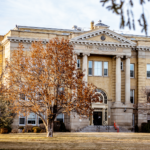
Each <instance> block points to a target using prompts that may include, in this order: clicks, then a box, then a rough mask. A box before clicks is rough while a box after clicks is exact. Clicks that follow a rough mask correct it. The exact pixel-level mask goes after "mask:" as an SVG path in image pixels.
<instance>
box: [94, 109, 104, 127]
mask: <svg viewBox="0 0 150 150" xmlns="http://www.w3.org/2000/svg"><path fill="white" fill-rule="evenodd" d="M93 124H94V125H102V112H93Z"/></svg>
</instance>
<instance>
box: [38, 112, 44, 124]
mask: <svg viewBox="0 0 150 150" xmlns="http://www.w3.org/2000/svg"><path fill="white" fill-rule="evenodd" d="M43 117H44V119H45V115H44V114H43ZM39 119H41V117H40V116H38V125H40V123H39ZM41 120H42V119H41Z"/></svg>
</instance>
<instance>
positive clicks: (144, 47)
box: [132, 46, 150, 51]
mask: <svg viewBox="0 0 150 150" xmlns="http://www.w3.org/2000/svg"><path fill="white" fill-rule="evenodd" d="M132 50H135V51H150V47H148V46H136V47H134V48H132Z"/></svg>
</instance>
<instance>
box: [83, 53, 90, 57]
mask: <svg viewBox="0 0 150 150" xmlns="http://www.w3.org/2000/svg"><path fill="white" fill-rule="evenodd" d="M82 55H83V56H90V53H82Z"/></svg>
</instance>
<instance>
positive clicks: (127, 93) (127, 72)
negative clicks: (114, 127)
mask: <svg viewBox="0 0 150 150" xmlns="http://www.w3.org/2000/svg"><path fill="white" fill-rule="evenodd" d="M125 104H131V102H130V56H126V70H125Z"/></svg>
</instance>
